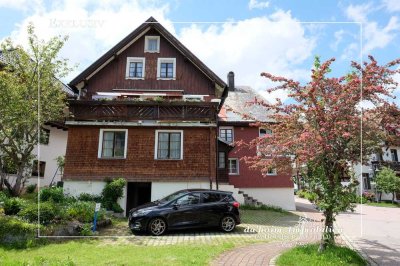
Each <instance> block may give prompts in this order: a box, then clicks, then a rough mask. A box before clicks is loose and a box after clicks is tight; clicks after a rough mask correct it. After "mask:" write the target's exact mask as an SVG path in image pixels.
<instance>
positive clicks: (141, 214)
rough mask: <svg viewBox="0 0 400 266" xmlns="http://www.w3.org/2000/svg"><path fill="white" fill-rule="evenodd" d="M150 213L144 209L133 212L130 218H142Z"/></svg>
mask: <svg viewBox="0 0 400 266" xmlns="http://www.w3.org/2000/svg"><path fill="white" fill-rule="evenodd" d="M150 212H151V210H146V209H143V210H138V211H135V212H133V213H132V217H137V216H144V215H146V214H148V213H150Z"/></svg>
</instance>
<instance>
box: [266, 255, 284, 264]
mask: <svg viewBox="0 0 400 266" xmlns="http://www.w3.org/2000/svg"><path fill="white" fill-rule="evenodd" d="M281 254H282V252H281V253H279V254H278V255H275V257H273V258H272V259H271V260H270V261H269V264H268V265H269V266H276V260H277V259H278V258H279V256H280V255H281Z"/></svg>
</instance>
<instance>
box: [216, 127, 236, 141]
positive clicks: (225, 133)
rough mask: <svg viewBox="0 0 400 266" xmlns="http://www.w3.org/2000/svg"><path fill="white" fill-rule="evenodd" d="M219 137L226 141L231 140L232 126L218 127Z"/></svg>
mask: <svg viewBox="0 0 400 266" xmlns="http://www.w3.org/2000/svg"><path fill="white" fill-rule="evenodd" d="M219 137H220V138H221V139H222V140H224V141H226V142H229V143H231V142H233V128H232V127H220V128H219Z"/></svg>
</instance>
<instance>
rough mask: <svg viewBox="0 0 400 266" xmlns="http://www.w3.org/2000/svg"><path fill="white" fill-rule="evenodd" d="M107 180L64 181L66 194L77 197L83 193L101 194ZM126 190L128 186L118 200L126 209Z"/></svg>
mask: <svg viewBox="0 0 400 266" xmlns="http://www.w3.org/2000/svg"><path fill="white" fill-rule="evenodd" d="M105 184H106V182H104V181H71V180H65V181H64V194H66V195H69V196H73V197H77V196H79V195H80V194H82V193H89V194H92V195H100V194H101V192H102V191H103V188H104V186H105ZM126 191H127V186H125V188H124V194H123V196H122V197H121V198H120V199H119V200H118V204H119V206H121V207H122V209H124V213H125V210H126Z"/></svg>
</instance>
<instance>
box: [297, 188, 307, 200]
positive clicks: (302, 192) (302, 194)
mask: <svg viewBox="0 0 400 266" xmlns="http://www.w3.org/2000/svg"><path fill="white" fill-rule="evenodd" d="M305 193H306V192H305V191H304V190H302V189H300V190H298V191H297V196H299V198H304V197H305Z"/></svg>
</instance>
